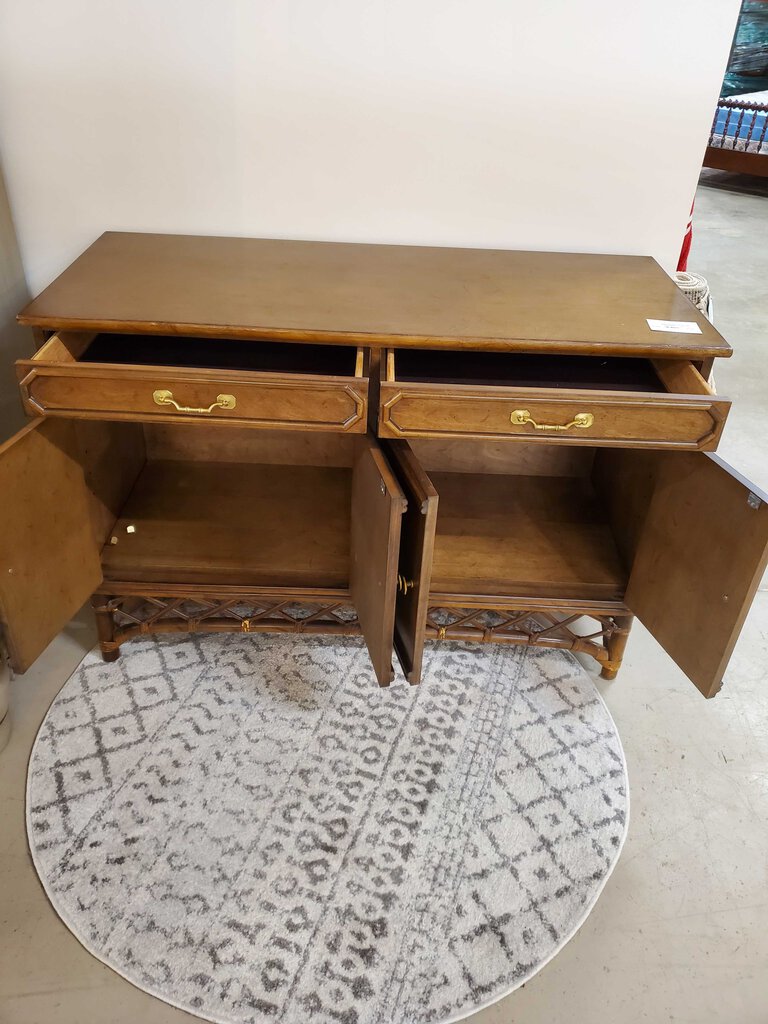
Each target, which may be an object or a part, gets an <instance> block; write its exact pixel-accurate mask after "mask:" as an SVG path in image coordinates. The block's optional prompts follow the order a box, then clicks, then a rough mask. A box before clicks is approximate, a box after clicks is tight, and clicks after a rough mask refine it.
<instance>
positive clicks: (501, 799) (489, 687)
mask: <svg viewBox="0 0 768 1024" xmlns="http://www.w3.org/2000/svg"><path fill="white" fill-rule="evenodd" d="M27 817H28V830H29V842H30V848H31V851H32V856H33V858H34V861H35V865H36V867H37V870H38V873H39V875H40V878H41V880H42V882H43V885H44V887H45V890H46V892H47V893H48V896H49V898H50V900H51V902H52V904H53V906H54V907H55V909H56V910H57V912H58V913H59V915H60V916H61V917H62V919H63V920H64V921H65V923H66V924H67V925H68V927H69V928H70V929H71V930H72V931H73V932H74V934H75V935H76V936H77V937H78V939H79V940H80V941H81V942H82V943H83V945H84V946H85V947H86V948H87V949H88V950H89V951H90V952H91V953H93V954H94V956H96V957H98V958H99V959H100V960H102V961H103V962H104V963H106V964H108V965H109V966H110V967H112V968H114V969H115V970H116V971H118V972H119V973H120V974H121V975H123V976H124V977H125V978H127V979H128V980H129V981H131V982H133V984H135V985H137V986H139V987H140V988H142V989H144V990H146V991H147V992H151V993H153V994H154V995H156V996H158V997H159V998H161V999H164V1000H166V1001H167V1002H169V1003H172V1004H173V1005H175V1006H178V1007H181V1008H182V1009H185V1010H188V1011H190V1012H191V1013H194V1014H197V1015H198V1016H200V1017H203V1018H206V1019H209V1020H212V1021H220V1022H226V1024H229V1022H237V1024H245V1022H248V1024H266V1022H278V1021H279V1022H286V1024H299V1022H301V1024H306V1022H309V1024H422V1022H423V1024H427V1022H440V1024H445V1022H447V1021H454V1020H459V1019H461V1018H462V1017H465V1016H467V1015H469V1014H471V1013H472V1012H473V1011H475V1010H477V1009H479V1008H480V1007H482V1006H484V1005H487V1004H489V1003H492V1002H494V1001H495V1000H497V999H500V998H501V997H502V996H504V995H506V994H507V993H509V992H510V991H512V990H513V989H514V988H516V987H517V986H518V985H521V984H522V983H523V982H525V981H526V980H527V979H529V978H530V977H531V976H532V975H533V974H535V973H536V971H538V970H539V969H540V968H541V967H542V966H543V965H544V964H545V963H546V962H547V961H548V960H549V959H551V957H552V956H554V954H555V953H556V952H557V951H558V950H559V949H560V948H561V947H562V946H563V945H564V944H565V942H567V941H568V939H569V938H570V937H571V936H572V935H573V934H574V932H575V931H576V930H577V929H578V927H579V926H580V925H581V924H582V923H583V922H584V920H585V918H586V917H587V915H588V914H589V912H590V910H591V909H592V907H593V905H594V903H595V901H596V899H597V897H598V895H599V893H600V891H601V889H602V887H603V885H604V883H605V881H606V879H607V878H608V876H609V874H610V872H611V870H612V869H613V867H614V865H615V863H616V861H617V859H618V856H619V853H620V850H621V846H622V844H623V841H624V837H625V834H626V829H627V819H628V787H627V777H626V767H625V763H624V755H623V752H622V749H621V744H620V741H619V738H618V735H617V733H616V729H615V726H614V724H613V722H612V720H611V718H610V715H609V713H608V711H607V709H606V707H605V705H604V704H603V701H602V699H601V697H600V695H599V694H598V692H597V690H596V689H595V686H594V684H593V683H592V681H591V679H590V678H589V676H588V675H587V674H586V673H585V672H584V670H583V669H582V668H581V666H580V665H579V664H578V662H577V661H576V660H575V658H573V657H572V656H571V655H570V654H568V653H566V652H563V651H555V650H546V649H525V648H515V647H504V646H500V645H498V646H494V645H485V646H481V645H477V646H469V645H466V646H465V645H462V644H453V643H443V644H439V645H429V646H428V648H427V651H426V656H425V673H424V681H423V682H422V684H421V686H418V687H410V686H408V685H407V684H406V683H404V682H400V683H398V684H395V685H393V686H392V687H390V688H389V689H388V690H380V689H379V688H378V687H377V686H376V684H375V682H374V679H373V675H372V672H371V669H370V667H369V662H368V656H367V653H366V651H365V648H364V647H363V645H362V643H361V642H360V641H358V640H356V639H346V638H336V639H329V638H325V637H296V636H281V635H269V636H267V635H250V636H246V635H242V636H240V635H229V636H221V635H218V636H216V635H213V636H212V635H208V636H205V635H203V636H194V635H190V636H184V637H178V636H174V637H165V638H162V639H159V638H151V639H150V638H147V639H142V640H139V641H134V642H132V643H129V644H127V645H126V646H125V647H124V648H123V656H122V657H121V659H120V660H119V661H117V662H115V663H113V664H109V665H107V664H104V663H103V662H102V661H101V658H100V656H99V654H98V652H96V651H94V652H92V653H91V654H89V655H88V657H87V658H86V659H85V661H84V662H83V664H82V665H81V666H80V668H79V669H78V671H77V672H76V673H75V674H74V675H73V676H72V678H71V679H70V680H69V681H68V682H67V683H66V685H65V686H64V688H63V689H62V690H61V693H60V694H59V696H58V697H57V698H56V700H55V701H54V703H53V705H52V706H51V708H50V710H49V712H48V715H47V717H46V719H45V721H44V722H43V725H42V726H41V728H40V733H39V735H38V738H37V741H36V743H35V747H34V749H33V752H32V757H31V761H30V773H29V780H28V794H27ZM608 952H609V951H608V950H606V955H607V954H608Z"/></svg>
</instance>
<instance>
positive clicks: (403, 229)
mask: <svg viewBox="0 0 768 1024" xmlns="http://www.w3.org/2000/svg"><path fill="white" fill-rule="evenodd" d="M738 7H739V0H645V2H642V3H625V2H622V0H578V2H577V0H525V2H523V0H98V2H94V0H3V2H2V6H0V153H2V159H3V163H4V167H5V173H6V177H7V184H8V190H9V194H10V199H11V205H12V209H13V212H14V217H15V221H16V226H17V230H18V235H19V241H20V246H21V252H22V256H23V260H24V264H25V268H26V272H27V278H28V281H29V284H30V287H31V288H32V290H33V291H39V290H40V289H41V288H42V287H43V286H44V285H45V284H47V283H48V281H49V280H50V279H51V278H52V277H53V276H54V275H55V274H57V273H58V272H59V271H60V270H61V269H63V267H64V266H65V265H66V264H67V263H68V262H69V261H70V260H71V259H72V258H73V257H74V256H76V255H77V254H78V253H79V252H80V251H81V250H82V249H83V248H85V246H86V245H88V244H89V243H90V242H91V241H92V239H94V238H95V237H96V236H97V235H99V234H100V233H101V232H102V231H103V230H105V229H107V228H111V229H127V230H151V231H174V232H199V233H203V234H208V233H219V234H243V235H264V236H282V237H300V238H328V239H347V240H361V241H383V242H413V243H432V244H440V245H443V244H444V245H456V244H458V245H471V246H499V247H504V248H535V249H550V248H551V249H563V250H566V249H573V250H582V251H605V252H628V253H650V254H652V255H654V256H656V257H657V259H659V260H660V261H662V262H663V263H664V264H665V265H666V266H667V267H668V268H669V269H673V268H674V264H675V262H676V259H677V254H678V251H679V248H680V243H681V240H682V235H683V231H684V227H685V222H686V219H687V216H688V211H689V207H690V202H691V198H692V195H693V191H694V188H695V184H696V178H697V174H698V171H699V167H700V165H701V159H702V155H703V152H704V147H705V144H706V139H707V134H708V131H709V126H710V123H711V119H712V114H713V110H714V104H715V100H716V97H717V95H718V90H719V86H720V81H721V78H722V74H723V69H724V66H725V62H726V59H727V55H728V50H729V45H730V40H731V36H732V32H733V28H734V24H735V19H736V15H737V12H738Z"/></svg>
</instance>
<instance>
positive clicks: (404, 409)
mask: <svg viewBox="0 0 768 1024" xmlns="http://www.w3.org/2000/svg"><path fill="white" fill-rule="evenodd" d="M380 403H381V410H380V416H379V435H380V436H381V437H413V438H416V437H434V438H462V437H467V438H496V439H500V438H504V439H507V440H513V441H514V440H524V441H544V442H550V443H551V442H553V441H557V442H558V443H560V442H563V443H565V444H576V445H578V444H581V445H601V446H602V445H606V446H617V447H633V448H682V449H694V450H701V451H710V450H712V449H714V448H716V447H717V444H718V441H719V439H720V434H721V433H722V429H723V424H724V423H725V419H726V416H727V414H728V411H729V409H730V402H729V401H728V400H727V399H724V398H719V397H717V396H716V395H715V394H714V393H713V391H712V389H711V388H710V387H709V385H708V384H707V382H706V381H705V380H704V378H703V377H702V375H701V374H700V373H699V371H698V370H697V369H696V367H695V366H694V365H693V363H691V362H689V361H686V360H649V359H636V358H623V357H615V356H611V357H600V356H563V355H534V354H527V353H524V354H518V353H495V352H471V351H457V352H440V351H426V350H421V349H390V350H389V351H388V353H387V358H386V361H385V363H384V367H383V379H382V383H381V398H380Z"/></svg>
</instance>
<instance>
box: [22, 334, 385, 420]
mask: <svg viewBox="0 0 768 1024" xmlns="http://www.w3.org/2000/svg"><path fill="white" fill-rule="evenodd" d="M363 362H364V360H363V350H362V349H355V348H350V347H342V346H333V345H301V344H295V345H287V344H282V343H281V344H276V343H274V342H269V341H241V340H232V339H225V338H197V337H195V338H191V337H190V338H187V337H179V336H176V335H173V336H167V335H132V334H94V333H83V332H67V333H65V332H60V333H58V334H54V335H53V336H52V337H51V338H49V339H48V341H47V342H46V343H45V344H44V345H43V346H42V347H41V348H40V349H39V350H38V351H37V353H36V354H35V355H34V356H33V358H32V359H23V360H20V361H19V362H18V363H17V369H18V374H19V382H20V388H21V394H22V399H23V401H24V406H25V409H26V411H27V413H28V414H29V415H31V416H66V417H69V418H70V419H73V418H74V419H102V420H105V419H106V420H136V421H142V422H154V421H169V422H173V421H176V422H186V421H190V420H191V421H197V422H202V421H206V422H210V421H212V420H213V421H218V422H227V423H236V424H239V425H241V426H251V427H263V428H279V429H283V430H307V429H310V430H329V431H342V432H350V433H364V432H365V429H366V415H367V402H368V380H367V377H366V376H365V374H364V366H363Z"/></svg>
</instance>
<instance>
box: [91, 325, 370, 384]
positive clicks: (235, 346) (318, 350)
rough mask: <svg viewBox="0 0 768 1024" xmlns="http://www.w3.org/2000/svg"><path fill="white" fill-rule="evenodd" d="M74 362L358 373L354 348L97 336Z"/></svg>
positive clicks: (330, 374) (342, 374)
mask: <svg viewBox="0 0 768 1024" xmlns="http://www.w3.org/2000/svg"><path fill="white" fill-rule="evenodd" d="M77 361H78V362H83V363H113V364H114V363H116V364H123V365H135V366H175V367H184V368H187V367H197V368H201V369H210V370H256V371H261V372H263V373H303V374H314V375H320V376H324V377H355V376H359V375H360V372H361V360H360V359H359V358H358V350H357V349H356V348H354V346H344V345H302V344H286V343H285V342H273V341H250V340H248V341H238V340H236V339H232V338H197V337H183V336H179V335H176V334H174V335H163V334H157V335H156V334H151V335H149V334H97V335H95V337H94V338H93V339H92V340H91V341H90V342H89V343H88V344H87V346H86V347H85V348H84V349H83V351H82V352H81V353H80V354H79V356H78V357H77Z"/></svg>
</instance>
